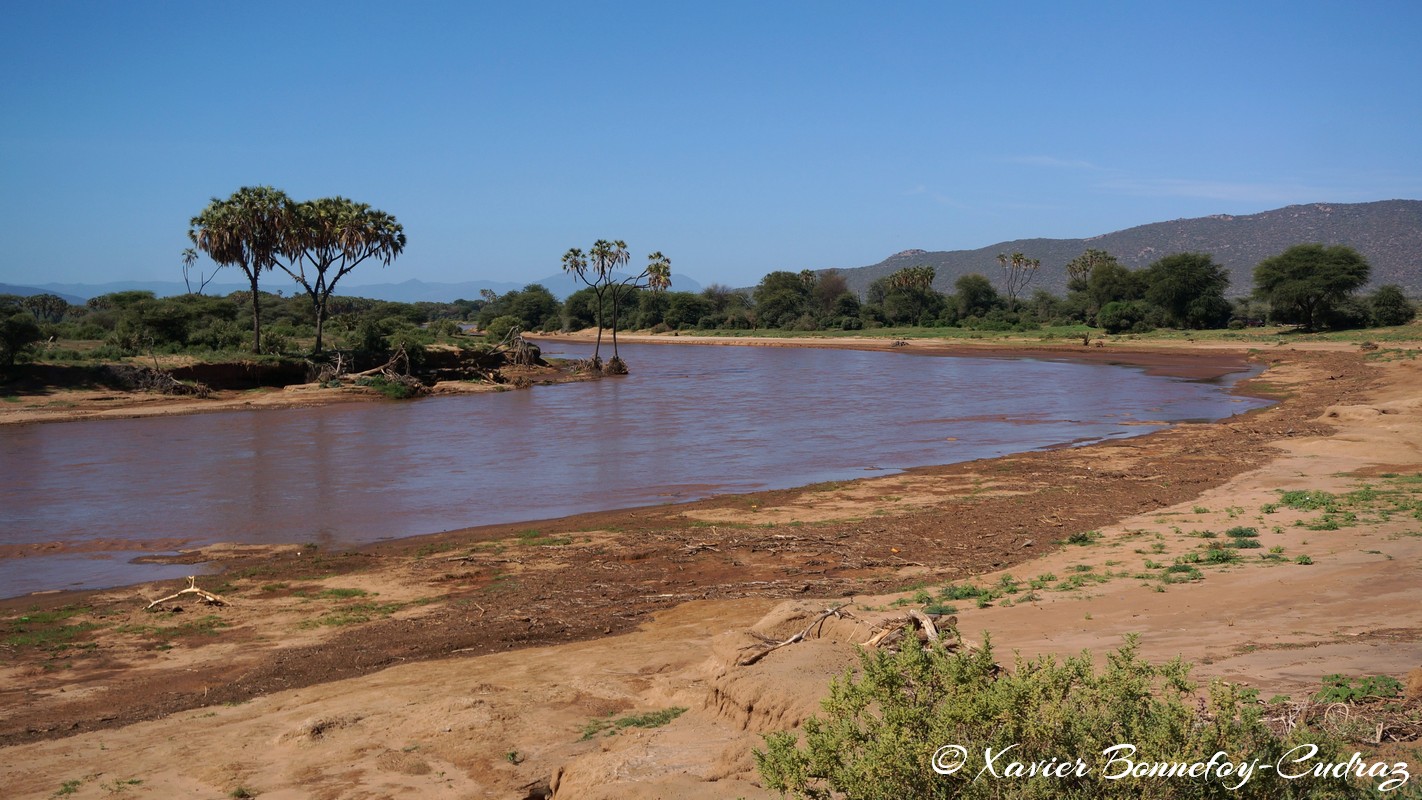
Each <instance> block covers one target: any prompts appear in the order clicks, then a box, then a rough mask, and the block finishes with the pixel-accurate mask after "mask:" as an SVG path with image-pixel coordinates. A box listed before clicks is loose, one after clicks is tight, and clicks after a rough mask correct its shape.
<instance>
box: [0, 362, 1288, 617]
mask: <svg viewBox="0 0 1422 800" xmlns="http://www.w3.org/2000/svg"><path fill="white" fill-rule="evenodd" d="M589 352H590V348H584V347H582V346H580V345H572V344H565V343H550V344H545V353H546V354H547V355H553V356H568V357H582V356H584V355H586V354H588V353H589ZM622 354H623V357H624V358H625V359H626V360H627V361H628V363H629V364H630V365H631V367H632V370H633V374H632V375H630V376H627V377H624V378H611V379H606V380H602V381H596V382H589V383H577V384H567V385H560V386H547V387H535V388H533V389H531V390H528V391H510V392H504V393H499V394H482V395H466V396H444V397H436V398H431V399H426V400H419V401H413V402H389V403H352V404H338V405H330V406H324V407H319V408H301V409H281V410H260V411H237V412H224V413H213V414H200V415H194V416H180V417H161V418H148V419H131V420H102V421H88V422H72V423H63V424H39V425H25V426H11V427H6V428H3V429H0V473H3V475H4V480H3V481H0V551H3V552H4V553H6V554H8V555H9V556H10V557H7V558H0V596H5V597H13V596H16V595H21V594H26V593H29V592H34V591H41V590H50V589H74V588H92V587H102V586H115V585H121V584H126V583H132V582H136V581H142V580H151V579H156V578H169V577H175V576H180V575H185V574H191V573H192V572H194V571H197V569H198V568H195V567H193V566H191V565H153V564H138V563H132V559H133V558H135V557H137V556H140V555H144V554H150V553H166V552H173V551H174V550H176V549H178V548H180V547H193V546H200V545H204V544H211V543H215V542H243V543H306V542H315V543H318V544H320V545H321V546H323V547H328V548H329V547H343V546H350V545H357V544H362V543H368V542H372V541H376V540H380V539H387V538H395V537H404V536H412V535H418V534H424V533H433V532H439V531H444V530H450V529H454V528H462V527H468V526H473V525H484V524H489V523H500V522H516V521H524V520H529V521H532V520H538V519H547V518H550V517H559V516H564V515H567V514H574V513H578V512H584V511H596V510H607V509H613V508H626V507H632V506H639V505H651V504H660V503H669V502H678V501H684V500H692V499H697V498H702V497H707V496H710V495H713V494H721V493H732V492H749V491H756V490H761V489H772V488H787V487H791V486H800V485H804V484H808V483H814V482H818V481H828V480H843V479H852V478H859V477H865V476H867V475H874V474H883V473H884V472H887V471H893V470H901V469H906V468H909V467H915V466H924V465H929V464H946V463H951V462H958V461H966V460H972V459H978V458H985V457H991V456H998V455H1002V454H1005V453H1012V452H1021V451H1024V450H1032V449H1037V448H1045V447H1054V446H1062V445H1070V444H1079V443H1084V442H1092V441H1099V440H1102V439H1109V438H1119V437H1125V436H1133V435H1138V434H1141V433H1145V432H1148V431H1150V430H1153V429H1155V428H1156V427H1158V426H1160V425H1165V424H1169V423H1172V422H1179V421H1186V420H1190V421H1199V420H1214V419H1220V418H1223V417H1228V416H1230V415H1233V414H1236V413H1240V412H1242V411H1245V410H1247V409H1251V408H1256V407H1258V406H1260V405H1263V404H1264V401H1260V400H1256V399H1253V398H1247V397H1239V396H1234V395H1231V394H1230V393H1229V392H1228V389H1229V388H1230V386H1231V385H1232V384H1233V383H1234V382H1235V381H1237V380H1238V379H1240V378H1242V377H1244V376H1246V375H1248V374H1250V371H1249V368H1248V367H1246V366H1244V365H1241V366H1240V367H1239V370H1238V371H1236V372H1233V373H1230V374H1227V375H1224V376H1222V377H1218V378H1215V379H1211V380H1190V379H1184V378H1177V377H1165V376H1160V375H1148V374H1146V372H1145V371H1144V370H1142V369H1139V368H1132V367H1125V366H1115V365H1106V364H1088V363H1073V362H1061V361H1041V360H1031V359H1019V358H946V357H944V358H938V357H920V356H908V355H906V354H902V353H894V352H864V351H853V350H821V349H808V348H795V347H704V346H702V347H698V346H694V345H682V346H665V345H629V346H625V347H623V348H622Z"/></svg>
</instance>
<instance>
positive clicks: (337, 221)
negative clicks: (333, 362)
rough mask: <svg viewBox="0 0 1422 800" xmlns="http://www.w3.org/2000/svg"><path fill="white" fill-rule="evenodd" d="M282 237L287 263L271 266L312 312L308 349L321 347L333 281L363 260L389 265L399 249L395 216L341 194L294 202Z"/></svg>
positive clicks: (401, 230) (402, 238)
mask: <svg viewBox="0 0 1422 800" xmlns="http://www.w3.org/2000/svg"><path fill="white" fill-rule="evenodd" d="M283 238H284V245H283V251H284V253H285V255H286V256H287V259H288V263H282V262H280V261H278V262H277V266H280V267H281V268H282V270H283V271H285V272H286V274H288V275H290V276H291V277H292V279H293V280H295V281H296V282H297V283H298V284H300V285H301V288H302V289H304V290H305V291H306V296H307V297H308V298H310V300H311V310H312V313H313V314H314V315H315V317H316V344H315V347H314V348H313V351H312V352H313V353H320V352H321V339H322V332H323V328H324V325H325V321H326V312H327V305H328V303H329V302H330V299H331V293H332V292H334V291H335V290H336V283H337V282H338V281H340V279H341V278H344V277H345V276H346V275H347V274H348V273H350V271H351V270H353V269H355V268H356V267H357V266H359V265H360V264H361V263H363V262H365V261H367V260H369V259H375V260H376V261H379V262H380V263H381V265H382V266H389V265H390V262H391V261H393V260H395V257H396V256H398V255H400V253H401V252H403V251H404V249H405V229H404V227H402V226H401V225H400V223H399V222H396V221H395V217H393V216H391V215H390V214H387V213H385V212H384V211H380V210H379V209H374V208H371V207H370V206H369V205H367V204H365V203H357V202H355V201H353V200H348V199H346V198H344V197H323V198H321V199H319V200H311V201H308V202H305V203H300V204H298V205H296V206H295V207H294V208H293V209H292V213H291V214H290V215H289V223H288V226H287V229H286V232H285V236H284V237H283Z"/></svg>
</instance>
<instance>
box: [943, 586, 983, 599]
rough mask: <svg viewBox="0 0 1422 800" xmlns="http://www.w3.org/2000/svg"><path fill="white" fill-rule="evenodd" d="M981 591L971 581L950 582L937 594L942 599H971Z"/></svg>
mask: <svg viewBox="0 0 1422 800" xmlns="http://www.w3.org/2000/svg"><path fill="white" fill-rule="evenodd" d="M982 591H983V590H982V589H979V588H978V587H976V586H974V585H972V584H971V583H950V584H948V585H947V586H944V587H943V591H941V592H939V593H938V596H939V597H940V598H941V599H943V600H972V599H973V598H975V597H977V596H978V595H980V594H982Z"/></svg>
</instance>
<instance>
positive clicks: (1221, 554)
mask: <svg viewBox="0 0 1422 800" xmlns="http://www.w3.org/2000/svg"><path fill="white" fill-rule="evenodd" d="M1238 560H1239V554H1238V553H1236V552H1234V551H1233V550H1225V549H1223V548H1220V547H1211V548H1210V549H1209V550H1206V551H1205V561H1206V562H1208V563H1210V564H1228V563H1230V562H1233V561H1238Z"/></svg>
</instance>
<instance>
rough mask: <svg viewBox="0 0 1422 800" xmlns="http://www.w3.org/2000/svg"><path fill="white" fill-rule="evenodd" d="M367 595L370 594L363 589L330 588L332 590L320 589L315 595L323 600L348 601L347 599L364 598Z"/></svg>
mask: <svg viewBox="0 0 1422 800" xmlns="http://www.w3.org/2000/svg"><path fill="white" fill-rule="evenodd" d="M368 594H370V592H367V591H366V590H364V589H338V588H332V589H322V590H321V593H320V594H318V595H316V596H317V597H320V598H325V599H336V600H346V599H349V598H352V597H365V596H366V595H368Z"/></svg>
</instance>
